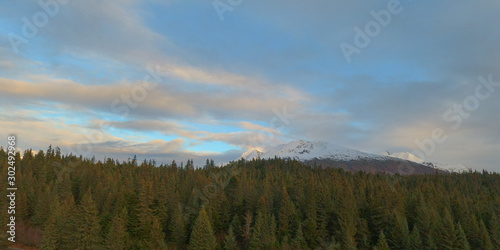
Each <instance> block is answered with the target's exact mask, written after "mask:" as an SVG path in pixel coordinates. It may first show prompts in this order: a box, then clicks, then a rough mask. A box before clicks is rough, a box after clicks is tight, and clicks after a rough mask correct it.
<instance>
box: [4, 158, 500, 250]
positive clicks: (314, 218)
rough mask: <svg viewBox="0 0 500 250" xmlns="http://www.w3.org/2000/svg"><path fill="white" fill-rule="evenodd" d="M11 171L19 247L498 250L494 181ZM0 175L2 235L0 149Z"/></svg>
mask: <svg viewBox="0 0 500 250" xmlns="http://www.w3.org/2000/svg"><path fill="white" fill-rule="evenodd" d="M16 162H17V169H16V170H17V186H18V191H17V197H16V218H17V225H18V230H20V231H18V235H17V236H18V237H17V239H18V240H19V241H23V242H22V243H24V244H35V245H37V246H38V247H40V248H42V249H167V248H169V249H500V221H499V214H500V175H499V174H495V173H487V172H482V173H479V172H471V173H464V174H446V175H445V174H433V175H420V176H399V175H393V176H390V175H386V174H376V175H374V174H366V173H363V172H358V173H350V172H344V171H343V170H339V169H335V168H326V169H323V168H320V167H317V168H313V167H309V166H305V165H303V164H301V163H300V162H297V161H290V160H281V159H273V160H254V161H243V160H241V161H238V162H232V163H230V164H228V165H227V166H225V167H215V166H214V165H213V161H209V160H207V163H206V165H205V166H203V167H201V168H195V167H194V166H193V163H192V161H188V162H187V164H185V165H184V164H177V163H175V162H172V163H171V164H169V165H160V166H155V163H154V162H152V161H144V162H142V163H138V162H137V161H136V160H135V159H133V160H129V161H125V162H118V161H115V160H112V159H107V160H105V161H104V162H102V161H96V160H95V159H85V158H82V157H77V156H72V155H69V156H68V155H67V156H64V155H61V153H60V151H59V150H58V149H52V148H49V149H48V150H47V151H46V152H43V151H40V152H38V153H37V154H36V155H34V156H33V154H32V152H31V151H26V152H25V153H24V157H22V159H21V157H20V154H17V156H16ZM0 167H1V173H2V174H1V176H2V178H1V179H0V184H1V191H0V192H1V197H2V198H1V199H0V208H1V210H0V211H2V212H1V218H0V224H1V225H6V223H7V214H6V212H5V211H7V206H8V204H7V199H6V195H7V193H6V192H7V191H6V187H7V178H6V177H5V178H4V176H6V175H5V174H4V173H6V172H7V167H8V161H7V154H6V152H5V151H4V150H3V149H1V150H0ZM4 229H5V228H4ZM4 229H2V230H1V231H0V236H1V238H0V240H1V241H2V244H5V240H4V239H6V238H7V236H6V235H5V231H6V230H4Z"/></svg>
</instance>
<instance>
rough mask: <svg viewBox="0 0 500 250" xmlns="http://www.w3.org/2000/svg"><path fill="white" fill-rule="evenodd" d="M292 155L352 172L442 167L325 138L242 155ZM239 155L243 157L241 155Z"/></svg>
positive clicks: (421, 170)
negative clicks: (381, 153)
mask: <svg viewBox="0 0 500 250" xmlns="http://www.w3.org/2000/svg"><path fill="white" fill-rule="evenodd" d="M275 157H278V158H283V159H292V160H297V161H301V162H304V163H306V164H309V165H312V166H318V165H319V166H321V167H336V168H342V169H344V170H349V171H353V172H357V171H364V172H369V173H380V172H384V173H389V174H433V173H436V172H439V173H443V171H439V170H436V169H435V168H433V167H431V166H428V165H424V164H421V163H417V162H413V161H409V160H406V159H400V158H396V157H392V156H386V155H379V154H371V153H367V152H363V151H359V150H356V149H352V148H349V147H345V146H340V145H337V144H333V143H329V142H324V141H305V140H299V141H291V142H288V143H286V144H281V145H278V146H273V147H268V148H255V149H250V150H248V151H247V152H245V153H243V154H242V156H241V158H242V159H245V160H252V159H270V158H271V159H272V158H275ZM241 158H240V159H241Z"/></svg>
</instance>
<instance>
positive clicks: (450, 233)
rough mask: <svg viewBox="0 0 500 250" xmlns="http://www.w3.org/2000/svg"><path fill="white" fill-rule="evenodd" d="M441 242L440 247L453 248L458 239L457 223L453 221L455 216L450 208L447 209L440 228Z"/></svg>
mask: <svg viewBox="0 0 500 250" xmlns="http://www.w3.org/2000/svg"><path fill="white" fill-rule="evenodd" d="M439 235H440V237H439V242H438V246H439V248H440V249H453V246H454V244H455V242H456V240H457V237H456V230H455V225H454V223H453V218H452V217H451V214H450V212H449V210H448V209H445V212H444V217H443V221H442V223H441V226H440V228H439Z"/></svg>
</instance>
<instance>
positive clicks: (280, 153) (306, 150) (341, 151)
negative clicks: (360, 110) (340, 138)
mask: <svg viewBox="0 0 500 250" xmlns="http://www.w3.org/2000/svg"><path fill="white" fill-rule="evenodd" d="M275 156H276V157H279V158H290V159H295V160H299V161H307V160H313V159H334V160H340V161H349V160H359V159H377V160H384V159H387V157H385V156H380V155H374V154H369V153H365V152H361V151H358V150H355V149H351V148H348V147H344V146H340V145H336V144H333V143H328V142H323V141H305V140H299V141H291V142H289V143H286V144H282V145H278V146H275V147H268V148H265V149H258V150H257V149H251V150H249V151H247V152H245V153H244V154H243V155H242V156H241V158H243V159H246V160H251V159H258V158H261V159H268V158H274V157H275Z"/></svg>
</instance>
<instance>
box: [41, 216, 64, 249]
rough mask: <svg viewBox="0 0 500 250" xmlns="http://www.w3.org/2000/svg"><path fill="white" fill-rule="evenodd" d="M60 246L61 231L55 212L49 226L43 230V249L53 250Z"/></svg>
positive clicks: (48, 223)
mask: <svg viewBox="0 0 500 250" xmlns="http://www.w3.org/2000/svg"><path fill="white" fill-rule="evenodd" d="M59 248H60V232H59V228H58V226H57V221H56V216H55V214H53V215H52V216H51V217H50V219H49V221H48V222H47V226H46V227H45V229H44V230H43V239H42V249H43V250H52V249H59Z"/></svg>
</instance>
